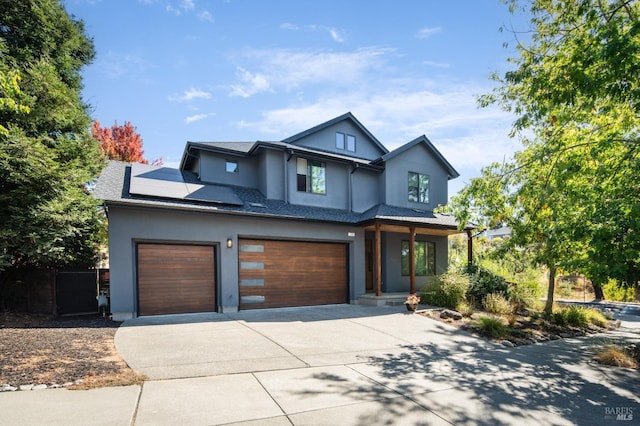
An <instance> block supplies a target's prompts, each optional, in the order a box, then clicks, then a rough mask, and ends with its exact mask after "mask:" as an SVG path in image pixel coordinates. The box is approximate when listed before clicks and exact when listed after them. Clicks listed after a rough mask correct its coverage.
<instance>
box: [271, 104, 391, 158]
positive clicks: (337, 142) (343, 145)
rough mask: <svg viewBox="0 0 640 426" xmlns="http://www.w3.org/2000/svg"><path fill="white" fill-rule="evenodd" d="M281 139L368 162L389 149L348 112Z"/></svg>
mask: <svg viewBox="0 0 640 426" xmlns="http://www.w3.org/2000/svg"><path fill="white" fill-rule="evenodd" d="M282 142H285V143H288V144H292V145H298V146H300V147H304V148H309V149H313V150H318V151H324V152H328V153H331V154H337V155H342V156H347V157H355V158H361V159H365V160H370V161H373V160H375V159H377V158H380V157H381V156H383V155H385V154H387V153H388V152H389V151H388V150H387V149H386V148H385V147H384V146H383V145H382V144H381V143H380V141H378V139H376V137H375V136H373V135H372V134H371V132H369V131H368V130H367V129H366V128H365V127H364V126H363V125H362V123H360V122H359V121H358V120H357V119H356V118H355V117H354V116H353V114H351V113H350V112H348V113H346V114H343V115H341V116H339V117H336V118H334V119H332V120H329V121H327V122H325V123H322V124H319V125H317V126H315V127H312V128H310V129H308V130H305V131H303V132H300V133H298V134H296V135H293V136H291V137H289V138H287V139H284V140H283V141H282Z"/></svg>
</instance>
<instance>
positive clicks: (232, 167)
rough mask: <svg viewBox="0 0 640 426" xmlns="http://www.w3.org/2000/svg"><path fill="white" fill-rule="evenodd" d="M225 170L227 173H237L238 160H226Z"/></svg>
mask: <svg viewBox="0 0 640 426" xmlns="http://www.w3.org/2000/svg"><path fill="white" fill-rule="evenodd" d="M225 170H226V171H227V173H238V162H237V161H229V160H227V161H226V164H225Z"/></svg>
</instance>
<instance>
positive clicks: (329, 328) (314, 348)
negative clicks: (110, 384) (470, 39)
mask: <svg viewBox="0 0 640 426" xmlns="http://www.w3.org/2000/svg"><path fill="white" fill-rule="evenodd" d="M401 308H402V309H404V308H403V307H401ZM625 325H631V324H626V323H625ZM603 339H604V340H606V341H608V342H614V341H615V342H631V341H634V342H637V341H639V340H640V335H638V334H637V330H632V329H630V328H623V329H621V331H618V332H615V333H612V334H610V335H606V336H604V335H599V336H589V337H584V338H575V339H567V340H559V341H554V342H549V343H544V344H536V345H531V346H524V347H517V348H505V347H502V346H498V345H493V344H490V343H487V342H485V341H484V340H482V339H476V338H474V337H472V336H470V335H468V334H466V333H461V332H459V331H458V330H456V329H454V328H452V327H448V326H446V325H445V324H441V323H439V322H436V321H432V320H430V319H428V318H424V317H421V316H418V315H408V314H406V313H404V312H402V311H400V309H399V308H365V307H358V306H330V307H316V308H301V309H287V310H269V311H260V312H242V313H238V314H233V315H212V316H206V315H204V316H182V317H172V318H170V319H169V318H149V319H137V320H134V321H131V322H127V323H126V324H125V325H124V326H123V327H121V328H120V329H119V330H118V333H117V335H116V343H117V346H118V350H120V351H121V352H122V354H123V356H124V357H125V359H126V360H127V361H128V362H130V363H131V365H132V366H133V367H134V368H135V369H138V370H139V371H142V372H145V373H146V374H149V375H150V376H151V377H152V380H150V381H147V382H145V384H144V386H143V387H142V388H140V387H137V386H132V387H124V388H107V389H97V390H92V391H68V390H65V389H60V390H43V391H31V392H14V393H5V394H0V419H2V422H3V423H7V424H48V425H51V424H53V425H55V424H60V425H62V424H65V425H68V424H97V425H103V424H104V425H106V424H113V425H126V424H135V425H163V424H172V425H173V424H193V425H212V424H260V425H264V424H266V425H291V424H294V425H307V424H317V425H335V424H341V425H359V424H362V425H376V424H436V425H437V424H456V425H458V424H486V425H495V424H536V425H539V424H579V425H583V424H584V425H590V424H593V425H603V424H617V425H619V424H634V423H636V424H637V421H638V419H639V418H640V397H639V396H638V391H639V390H640V373H639V372H638V371H634V370H628V369H618V368H611V367H605V366H601V365H598V364H595V363H593V362H592V361H591V357H592V356H593V349H594V347H595V346H596V345H599V344H601V343H602V341H603ZM176 371H177V372H176ZM36 413H37V414H36ZM618 414H623V416H626V417H617V416H618ZM629 416H631V417H629ZM624 419H630V420H629V421H627V420H624Z"/></svg>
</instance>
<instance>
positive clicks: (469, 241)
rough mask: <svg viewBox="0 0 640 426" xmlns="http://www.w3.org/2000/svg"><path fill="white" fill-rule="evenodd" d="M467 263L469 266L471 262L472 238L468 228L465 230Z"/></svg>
mask: <svg viewBox="0 0 640 426" xmlns="http://www.w3.org/2000/svg"><path fill="white" fill-rule="evenodd" d="M467 263H468V264H469V266H471V265H472V264H473V238H472V237H471V230H470V229H468V230H467Z"/></svg>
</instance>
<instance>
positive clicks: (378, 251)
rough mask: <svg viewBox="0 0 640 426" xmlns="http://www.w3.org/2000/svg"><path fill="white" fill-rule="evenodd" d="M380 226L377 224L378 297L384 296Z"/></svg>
mask: <svg viewBox="0 0 640 426" xmlns="http://www.w3.org/2000/svg"><path fill="white" fill-rule="evenodd" d="M380 237H381V236H380V224H379V223H376V250H375V251H376V254H375V256H376V296H382V243H381V242H380V240H381V238H380Z"/></svg>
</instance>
